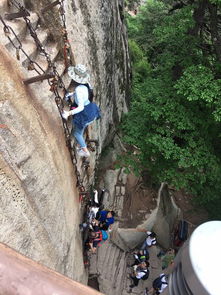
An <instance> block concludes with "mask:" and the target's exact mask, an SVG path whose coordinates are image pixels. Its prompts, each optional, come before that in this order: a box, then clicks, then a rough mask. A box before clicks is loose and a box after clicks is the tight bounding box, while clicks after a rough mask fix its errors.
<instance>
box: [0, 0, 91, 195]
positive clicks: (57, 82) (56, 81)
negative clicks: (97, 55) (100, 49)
mask: <svg viewBox="0 0 221 295" xmlns="http://www.w3.org/2000/svg"><path fill="white" fill-rule="evenodd" d="M9 3H10V5H14V6H15V7H16V8H17V9H18V10H20V11H24V12H28V11H27V9H26V8H25V7H23V6H22V5H21V4H20V3H19V2H18V1H17V0H10V1H9ZM60 14H61V19H62V23H63V30H64V31H63V40H64V42H66V43H65V45H67V44H69V41H68V39H67V30H66V18H65V11H64V0H61V1H60ZM23 18H24V20H25V22H26V25H27V27H28V29H29V32H30V35H31V36H32V38H33V39H34V41H35V43H36V46H37V48H38V49H39V51H40V52H41V53H43V55H44V56H45V58H46V60H47V62H48V67H49V68H50V69H51V70H52V71H53V74H54V78H53V79H52V80H49V79H48V83H49V85H50V90H51V91H52V92H53V93H54V95H55V103H56V105H57V108H58V111H59V114H60V116H61V118H62V112H63V108H64V103H63V98H62V97H61V96H60V94H59V91H58V88H61V89H62V90H63V92H64V93H66V92H67V90H66V88H65V84H64V82H63V80H62V78H61V76H60V75H59V73H58V71H57V68H56V65H55V64H54V63H53V62H52V60H51V58H50V55H49V54H48V53H47V52H46V50H45V48H44V46H43V45H42V43H41V41H40V40H39V38H38V36H37V33H36V30H35V29H34V28H33V26H32V24H31V21H30V19H29V18H28V17H27V16H23ZM0 21H1V22H2V23H3V25H4V28H3V30H4V33H5V35H6V36H7V38H8V39H9V41H10V42H11V44H12V45H13V47H14V48H15V49H16V54H17V59H18V60H19V59H20V57H19V51H20V50H21V51H22V52H23V54H24V55H25V56H26V57H27V59H28V60H29V62H30V65H36V66H37V67H38V68H39V69H40V70H41V71H42V72H43V73H45V72H46V71H44V70H43V69H42V67H41V66H40V65H39V64H38V63H37V62H35V61H34V60H32V59H31V58H30V57H29V55H28V54H27V53H26V52H25V50H24V49H23V48H22V42H21V41H20V39H19V38H18V36H17V35H16V33H15V32H14V30H13V29H12V28H11V27H10V26H9V25H7V24H6V23H5V21H4V20H3V18H2V16H1V15H0ZM11 33H12V34H13V35H14V37H15V40H16V41H17V43H18V45H16V44H15V42H14V41H13V40H12V38H11V37H10V34H11ZM68 46H69V45H68ZM69 48H70V47H68V49H69ZM64 58H65V57H64ZM69 59H70V55H69ZM32 69H33V70H35V71H36V72H37V73H38V74H39V75H40V74H41V73H40V72H39V71H38V70H37V69H36V68H35V67H33V68H32ZM62 124H63V129H64V135H65V139H66V145H67V147H68V149H69V152H70V156H71V159H72V163H73V164H74V166H75V174H76V178H77V183H76V186H77V187H78V189H79V193H82V192H85V191H86V189H85V187H84V185H83V181H82V179H81V175H80V172H79V171H78V169H77V157H76V153H75V150H74V149H72V147H71V133H70V131H69V128H68V125H67V122H66V120H64V119H63V118H62Z"/></svg>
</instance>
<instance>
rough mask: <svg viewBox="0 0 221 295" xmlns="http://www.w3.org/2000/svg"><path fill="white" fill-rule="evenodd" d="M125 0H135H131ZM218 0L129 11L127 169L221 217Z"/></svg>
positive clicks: (152, 2) (156, 0)
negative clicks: (177, 191) (163, 184)
mask: <svg viewBox="0 0 221 295" xmlns="http://www.w3.org/2000/svg"><path fill="white" fill-rule="evenodd" d="M129 2H130V5H131V4H132V2H133V1H129ZM220 3H221V2H220V1H212V0H210V1H209V0H200V1H195V0H185V1H179V2H173V1H170V0H167V1H160V0H148V1H147V2H146V4H145V5H144V6H142V7H141V8H140V9H139V12H138V13H137V15H136V16H131V15H129V14H128V15H127V26H128V34H129V48H130V55H131V62H132V69H133V85H132V102H131V108H130V111H129V113H128V114H127V115H125V117H124V120H123V123H122V129H123V133H124V141H125V143H127V144H128V145H129V146H130V149H129V151H128V152H127V154H126V155H124V156H123V157H122V159H121V160H122V161H123V163H124V165H126V167H127V170H128V171H131V170H132V171H134V172H135V173H137V174H142V173H143V172H144V171H147V172H148V174H149V175H151V179H152V183H159V182H162V181H166V182H168V184H170V185H171V186H173V187H174V188H176V189H185V190H186V191H187V192H189V193H191V194H192V195H193V196H195V200H196V201H197V203H198V204H199V205H203V206H205V207H206V208H207V209H208V211H209V212H210V214H211V217H213V218H220V217H221V198H220V193H221V36H220V33H221V4H220Z"/></svg>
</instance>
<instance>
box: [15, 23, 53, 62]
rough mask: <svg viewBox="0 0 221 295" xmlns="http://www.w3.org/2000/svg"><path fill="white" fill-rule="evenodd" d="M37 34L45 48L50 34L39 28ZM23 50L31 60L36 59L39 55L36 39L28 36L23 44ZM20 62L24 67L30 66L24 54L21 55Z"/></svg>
mask: <svg viewBox="0 0 221 295" xmlns="http://www.w3.org/2000/svg"><path fill="white" fill-rule="evenodd" d="M36 33H37V36H38V39H39V41H40V42H41V44H42V45H43V46H45V44H46V42H47V38H48V32H47V31H46V30H42V29H41V28H39V29H38V30H37V31H36ZM22 48H23V50H24V51H25V52H26V54H27V55H28V56H29V57H30V58H31V59H35V58H36V56H37V54H38V53H39V49H38V48H37V45H36V43H35V41H34V39H33V38H32V37H31V36H30V35H29V36H27V37H26V38H25V40H24V41H23V42H22ZM20 62H21V63H22V65H23V67H27V66H28V64H29V59H28V58H27V57H26V56H25V55H24V54H23V53H21V59H20Z"/></svg>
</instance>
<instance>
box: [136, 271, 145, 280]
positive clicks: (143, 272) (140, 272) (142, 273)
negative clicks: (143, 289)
mask: <svg viewBox="0 0 221 295" xmlns="http://www.w3.org/2000/svg"><path fill="white" fill-rule="evenodd" d="M146 273H147V270H146V269H144V270H143V271H141V270H140V271H138V272H137V275H136V278H137V279H138V280H140V279H141V278H142V277H143V276H145V274H146Z"/></svg>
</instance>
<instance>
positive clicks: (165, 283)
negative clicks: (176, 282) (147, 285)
mask: <svg viewBox="0 0 221 295" xmlns="http://www.w3.org/2000/svg"><path fill="white" fill-rule="evenodd" d="M164 277H165V275H162V276H160V280H161V279H162V278H164ZM161 283H162V284H164V285H168V283H167V282H162V280H161Z"/></svg>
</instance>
